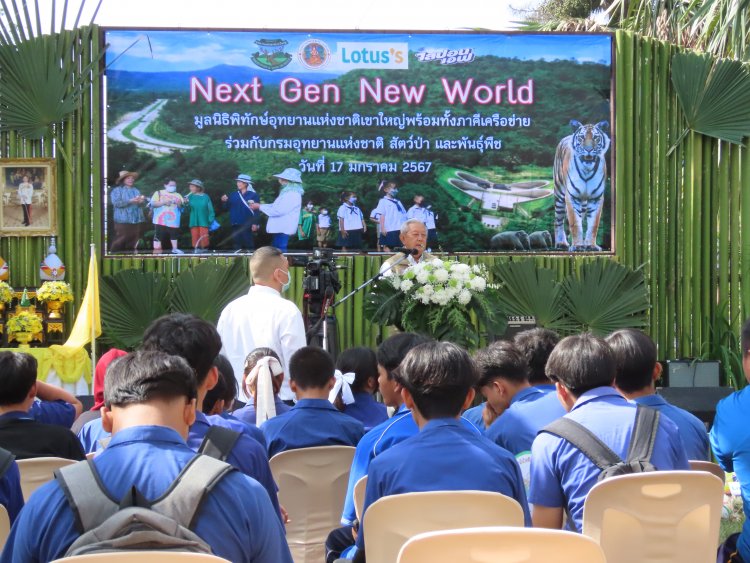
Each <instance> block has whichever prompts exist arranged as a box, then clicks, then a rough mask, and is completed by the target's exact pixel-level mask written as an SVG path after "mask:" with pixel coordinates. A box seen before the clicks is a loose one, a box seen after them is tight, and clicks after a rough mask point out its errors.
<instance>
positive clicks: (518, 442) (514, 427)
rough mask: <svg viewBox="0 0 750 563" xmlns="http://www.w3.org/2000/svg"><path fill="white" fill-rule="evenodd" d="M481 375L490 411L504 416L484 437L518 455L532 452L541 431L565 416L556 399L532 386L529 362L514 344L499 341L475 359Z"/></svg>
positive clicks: (481, 386)
mask: <svg viewBox="0 0 750 563" xmlns="http://www.w3.org/2000/svg"><path fill="white" fill-rule="evenodd" d="M474 359H475V361H476V364H477V368H478V371H479V382H478V383H477V388H478V389H479V391H480V392H481V393H482V395H483V396H484V398H485V399H487V407H486V408H489V409H492V410H493V411H494V412H497V413H502V415H501V416H498V417H497V419H496V420H495V421H494V422H493V423H492V424H491V425H490V427H489V428H488V429H487V430H486V431H485V436H486V437H487V438H488V439H490V440H492V441H493V442H495V443H496V444H497V445H498V446H501V447H503V448H505V449H506V450H508V451H509V452H510V453H512V454H513V455H519V454H522V453H524V452H526V453H528V452H529V451H530V450H531V444H532V442H533V441H534V438H536V435H537V434H538V433H539V431H540V430H541V429H542V428H544V427H545V426H547V425H548V424H549V423H550V422H552V421H553V420H556V419H558V418H560V417H561V416H563V415H564V414H565V410H564V409H563V408H562V405H560V402H559V401H558V400H557V397H556V396H555V395H553V394H551V393H544V392H542V391H540V390H539V389H537V388H536V387H534V386H532V385H531V384H530V383H529V379H528V377H529V375H528V365H527V364H526V358H524V356H523V355H522V354H521V352H520V350H518V348H517V347H516V346H515V345H514V344H513V343H511V342H506V341H498V342H494V343H492V344H491V345H490V346H488V347H487V348H484V349H483V350H479V351H478V352H477V353H476V355H475V357H474Z"/></svg>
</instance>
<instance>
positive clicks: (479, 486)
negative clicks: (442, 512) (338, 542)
mask: <svg viewBox="0 0 750 563" xmlns="http://www.w3.org/2000/svg"><path fill="white" fill-rule="evenodd" d="M465 490H472V491H490V492H496V493H502V494H504V495H506V496H509V497H511V498H513V499H515V500H517V501H518V503H519V504H520V505H521V508H522V509H523V513H524V521H525V523H526V525H527V526H530V525H531V516H530V515H529V508H528V504H527V501H526V491H525V489H524V485H523V478H522V477H521V468H520V467H519V466H518V463H517V462H516V460H515V458H514V457H513V456H512V455H511V454H510V453H509V452H508V451H506V450H504V449H502V448H501V447H499V446H497V445H495V444H493V443H492V442H490V441H489V440H487V439H486V438H485V437H484V436H479V435H477V434H476V433H474V432H472V431H471V430H468V429H467V428H466V427H465V426H463V425H462V424H461V422H460V421H458V420H456V419H453V418H439V419H434V420H430V421H429V422H427V424H425V426H424V427H423V428H422V430H421V431H420V432H419V433H418V434H416V435H415V436H412V437H411V438H408V439H407V440H404V441H403V442H401V443H400V444H398V445H396V446H395V447H393V448H391V449H390V450H388V451H387V452H383V453H382V454H381V455H380V456H378V457H377V459H374V460H373V461H372V463H371V464H370V471H369V473H368V476H367V489H366V491H365V504H364V512H365V513H366V512H367V507H368V506H370V505H371V504H372V503H374V502H375V501H376V500H378V499H380V498H382V497H385V496H389V495H398V494H403V493H413V492H425V491H465ZM365 533H366V532H365V531H364V530H363V528H362V527H360V530H359V534H358V536H357V550H360V549H364V547H365V544H364V537H365Z"/></svg>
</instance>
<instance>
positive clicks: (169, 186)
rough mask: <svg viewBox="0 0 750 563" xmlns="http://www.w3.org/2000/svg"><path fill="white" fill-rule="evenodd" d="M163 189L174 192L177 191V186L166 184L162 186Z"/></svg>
mask: <svg viewBox="0 0 750 563" xmlns="http://www.w3.org/2000/svg"><path fill="white" fill-rule="evenodd" d="M164 189H166V190H167V191H168V192H175V191H177V186H176V185H174V184H167V185H166V186H164Z"/></svg>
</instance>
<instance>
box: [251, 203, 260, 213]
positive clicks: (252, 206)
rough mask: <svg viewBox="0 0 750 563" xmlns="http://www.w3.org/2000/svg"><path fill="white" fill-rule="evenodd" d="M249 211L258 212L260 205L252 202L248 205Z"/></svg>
mask: <svg viewBox="0 0 750 563" xmlns="http://www.w3.org/2000/svg"><path fill="white" fill-rule="evenodd" d="M250 209H252V210H253V211H258V209H260V203H256V202H252V203H251V204H250Z"/></svg>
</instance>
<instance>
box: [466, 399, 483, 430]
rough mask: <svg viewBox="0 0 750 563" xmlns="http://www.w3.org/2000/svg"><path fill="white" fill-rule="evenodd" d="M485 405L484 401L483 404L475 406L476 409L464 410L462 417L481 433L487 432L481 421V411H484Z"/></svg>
mask: <svg viewBox="0 0 750 563" xmlns="http://www.w3.org/2000/svg"><path fill="white" fill-rule="evenodd" d="M485 404H487V401H484V402H483V403H481V404H479V405H477V406H476V407H471V408H470V409H466V410H465V411H464V414H462V415H461V416H463V417H464V418H465V419H466V420H468V421H469V422H471V423H472V424H473V425H474V426H476V427H477V428H479V430H481V431H482V432H484V431H485V430H487V427H486V426H485V425H484V420H482V411H484V405H485Z"/></svg>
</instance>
